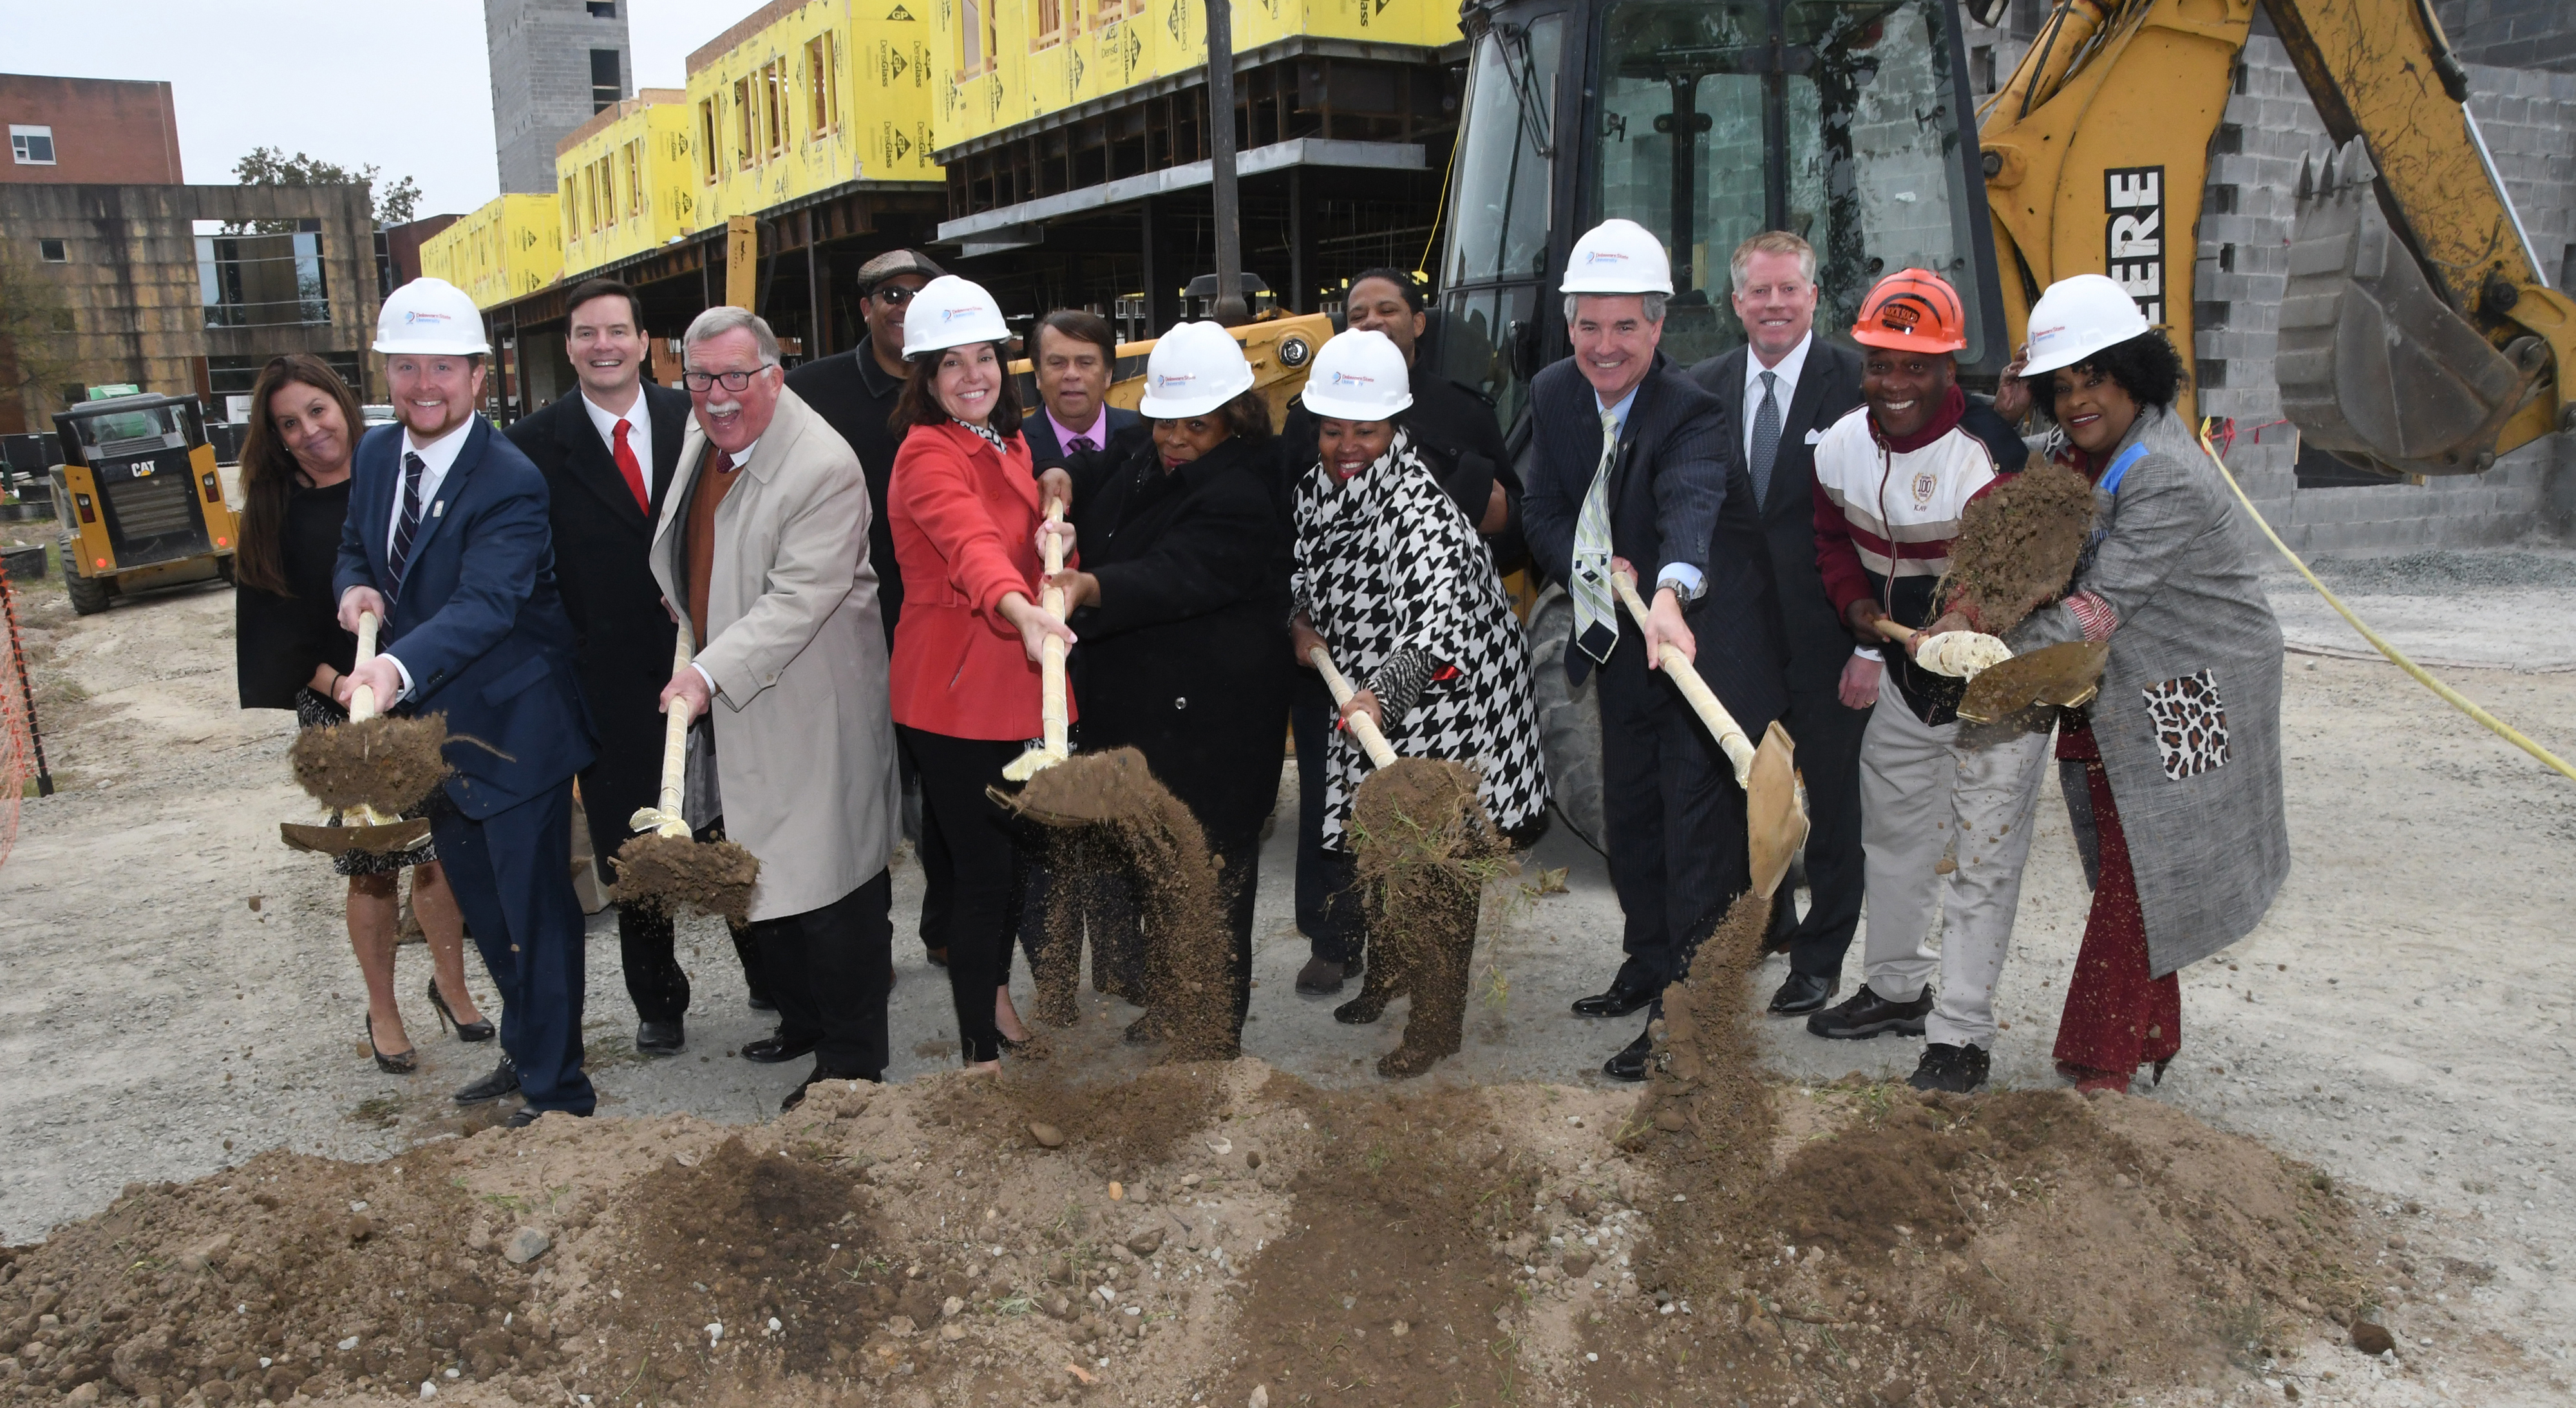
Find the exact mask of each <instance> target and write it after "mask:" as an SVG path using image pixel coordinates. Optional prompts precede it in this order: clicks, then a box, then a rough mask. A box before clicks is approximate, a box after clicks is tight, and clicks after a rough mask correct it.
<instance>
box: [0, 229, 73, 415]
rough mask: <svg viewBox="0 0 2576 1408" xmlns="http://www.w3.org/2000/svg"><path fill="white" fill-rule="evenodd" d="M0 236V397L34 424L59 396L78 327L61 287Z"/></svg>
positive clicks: (70, 364) (67, 375)
mask: <svg viewBox="0 0 2576 1408" xmlns="http://www.w3.org/2000/svg"><path fill="white" fill-rule="evenodd" d="M22 243H27V241H20V240H8V241H0V403H7V402H15V403H17V404H18V405H19V406H20V407H21V408H23V410H24V411H25V414H26V417H27V424H28V425H29V426H30V427H34V426H36V425H37V424H38V422H39V420H40V418H41V417H42V416H43V415H44V414H45V413H46V412H48V411H50V410H52V409H53V408H54V407H55V405H56V404H57V402H58V400H59V388H60V387H61V385H62V384H63V383H64V382H65V381H68V380H69V379H70V377H71V373H72V369H73V367H74V366H75V365H76V363H75V360H74V359H73V358H72V357H71V356H68V355H66V352H67V351H68V350H69V348H70V346H71V343H72V334H73V333H74V332H75V330H76V329H77V327H78V324H77V323H75V322H74V321H73V316H72V310H71V308H70V306H69V305H68V304H66V303H64V302H63V293H62V289H61V288H60V287H59V286H58V285H57V284H56V283H55V282H54V280H53V279H52V278H50V277H48V276H47V275H46V274H45V272H44V271H43V270H41V269H38V268H37V267H36V266H35V264H34V263H33V262H32V261H30V260H28V259H27V258H26V256H25V255H24V254H23V253H22V252H21V251H20V250H19V248H18V246H19V245H20V244H22Z"/></svg>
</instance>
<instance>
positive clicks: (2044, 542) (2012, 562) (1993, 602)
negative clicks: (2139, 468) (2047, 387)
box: [1938, 457, 2093, 635]
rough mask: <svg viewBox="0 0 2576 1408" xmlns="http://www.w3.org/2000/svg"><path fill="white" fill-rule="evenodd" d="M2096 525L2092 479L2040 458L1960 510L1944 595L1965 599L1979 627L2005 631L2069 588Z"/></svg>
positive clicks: (1946, 598)
mask: <svg viewBox="0 0 2576 1408" xmlns="http://www.w3.org/2000/svg"><path fill="white" fill-rule="evenodd" d="M2092 531H2093V485H2092V484H2091V482H2089V481H2088V480H2086V479H2085V477H2084V476H2083V475H2080V474H2078V473H2076V472H2075V471H2073V470H2071V469H2068V468H2067V467H2066V466H2064V465H2061V464H2058V463H2056V462H2054V461H2051V460H2044V459H2039V458H2036V457H2034V458H2033V459H2032V460H2031V463H2030V467H2029V468H2027V469H2025V470H2023V471H2022V472H2021V473H2019V474H2014V475H2008V476H2006V477H2005V478H2004V480H2003V481H2002V482H2001V483H1999V484H1997V485H1995V487H1994V488H1992V489H1990V490H1988V491H1986V492H1985V493H1984V494H1981V495H1979V496H1978V497H1977V498H1976V499H1975V500H1974V501H1972V502H1971V503H1969V505H1968V507H1967V511H1966V512H1964V513H1962V514H1960V515H1959V536H1958V539H1957V541H1955V542H1953V543H1952V544H1951V545H1950V575H1949V577H1948V579H1947V580H1946V581H1945V583H1944V590H1943V591H1942V592H1941V593H1939V594H1938V595H1939V599H1941V600H1944V601H1950V600H1960V601H1964V603H1965V604H1966V605H1967V606H1969V607H1970V608H1971V609H1972V611H1973V613H1974V616H1973V619H1974V620H1975V621H1976V622H1977V628H1978V629H1979V630H1981V631H1984V632H1985V633H1986V634H1988V635H2002V634H2003V633H2004V632H2006V631H2008V630H2011V629H2012V628H2013V627H2014V626H2016V625H2019V624H2020V623H2021V620H2022V618H2023V617H2025V616H2028V615H2029V614H2030V613H2031V612H2033V611H2035V610H2037V609H2039V606H2040V603H2042V602H2045V601H2047V600H2049V599H2050V598H2052V597H2054V596H2056V595H2057V594H2058V593H2059V592H2061V591H2064V590H2065V589H2066V583H2067V581H2068V579H2070V578H2072V577H2073V576H2074V575H2075V562H2076V559H2077V558H2078V557H2079V556H2081V555H2082V553H2083V551H2084V540H2085V538H2086V537H2087V536H2088V535H2089V534H2090V533H2091V532H2092Z"/></svg>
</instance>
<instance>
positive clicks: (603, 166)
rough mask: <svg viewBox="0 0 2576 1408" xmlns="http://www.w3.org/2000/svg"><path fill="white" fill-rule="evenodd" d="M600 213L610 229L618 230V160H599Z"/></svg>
mask: <svg viewBox="0 0 2576 1408" xmlns="http://www.w3.org/2000/svg"><path fill="white" fill-rule="evenodd" d="M598 165H599V213H600V215H601V217H602V219H603V223H605V224H606V225H607V226H608V227H609V228H610V229H612V230H613V229H615V228H617V158H616V157H614V156H604V157H601V158H600V159H599V162H598Z"/></svg>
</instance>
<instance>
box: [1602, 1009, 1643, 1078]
mask: <svg viewBox="0 0 2576 1408" xmlns="http://www.w3.org/2000/svg"><path fill="white" fill-rule="evenodd" d="M1654 1055H1655V1029H1654V1026H1653V1025H1652V1024H1651V1023H1649V1024H1648V1025H1647V1027H1646V1029H1645V1030H1644V1031H1642V1032H1639V1033H1637V1039H1636V1040H1635V1041H1632V1042H1629V1043H1628V1044H1627V1046H1625V1047H1623V1048H1622V1049H1621V1050H1620V1052H1619V1054H1618V1055H1616V1056H1613V1057H1611V1058H1610V1059H1609V1060H1607V1061H1604V1062H1602V1063H1601V1074H1603V1075H1605V1076H1608V1077H1609V1078H1611V1079H1612V1080H1627V1081H1638V1080H1644V1079H1645V1078H1646V1065H1647V1063H1648V1062H1650V1061H1652V1060H1653V1059H1654Z"/></svg>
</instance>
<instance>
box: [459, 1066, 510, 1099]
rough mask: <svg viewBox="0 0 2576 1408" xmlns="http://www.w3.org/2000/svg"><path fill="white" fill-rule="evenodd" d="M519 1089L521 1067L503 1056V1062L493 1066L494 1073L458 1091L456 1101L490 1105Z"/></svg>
mask: <svg viewBox="0 0 2576 1408" xmlns="http://www.w3.org/2000/svg"><path fill="white" fill-rule="evenodd" d="M518 1089H519V1068H518V1067H516V1066H514V1065H511V1064H510V1058H509V1057H507V1056H504V1057H502V1058H501V1064H499V1065H497V1066H494V1067H493V1068H492V1074H490V1075H488V1076H485V1077H484V1078H482V1079H481V1080H478V1081H476V1082H474V1083H473V1084H472V1085H469V1086H467V1087H465V1088H464V1089H463V1090H460V1091H458V1092H456V1103H457V1104H459V1105H489V1104H491V1103H492V1102H493V1101H495V1100H498V1099H500V1098H501V1097H502V1096H504V1095H514V1094H516V1093H518Z"/></svg>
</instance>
